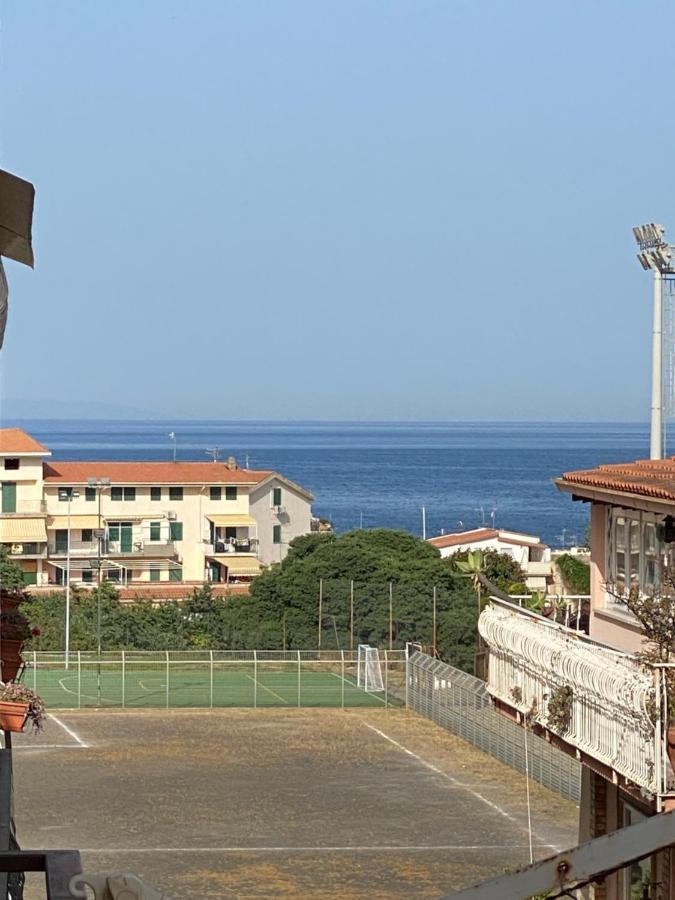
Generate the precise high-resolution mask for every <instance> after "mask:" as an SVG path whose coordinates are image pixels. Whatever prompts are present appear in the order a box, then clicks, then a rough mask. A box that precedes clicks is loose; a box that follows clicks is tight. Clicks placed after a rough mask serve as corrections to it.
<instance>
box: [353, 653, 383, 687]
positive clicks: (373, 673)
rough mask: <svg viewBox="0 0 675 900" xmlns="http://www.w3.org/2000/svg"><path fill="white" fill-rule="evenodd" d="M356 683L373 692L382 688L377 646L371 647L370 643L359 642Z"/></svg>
mask: <svg viewBox="0 0 675 900" xmlns="http://www.w3.org/2000/svg"><path fill="white" fill-rule="evenodd" d="M356 683H357V685H358V686H359V687H361V688H363V689H364V691H368V692H373V693H374V692H376V691H383V690H384V682H383V681H382V667H381V666H380V653H379V651H378V649H377V647H371V646H370V644H359V652H358V657H357V670H356Z"/></svg>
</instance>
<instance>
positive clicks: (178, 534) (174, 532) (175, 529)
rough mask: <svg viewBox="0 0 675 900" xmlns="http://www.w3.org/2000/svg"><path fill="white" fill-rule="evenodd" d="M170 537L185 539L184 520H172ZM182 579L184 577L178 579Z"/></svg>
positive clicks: (175, 539) (172, 538)
mask: <svg viewBox="0 0 675 900" xmlns="http://www.w3.org/2000/svg"><path fill="white" fill-rule="evenodd" d="M169 537H170V538H171V540H172V541H182V540H183V523H182V522H170V523H169ZM178 580H179V581H181V580H182V579H180V578H179V579H178Z"/></svg>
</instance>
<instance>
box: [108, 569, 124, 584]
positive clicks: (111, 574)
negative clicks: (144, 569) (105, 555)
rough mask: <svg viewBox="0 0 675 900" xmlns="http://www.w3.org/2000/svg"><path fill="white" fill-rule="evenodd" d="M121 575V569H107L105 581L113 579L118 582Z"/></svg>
mask: <svg viewBox="0 0 675 900" xmlns="http://www.w3.org/2000/svg"><path fill="white" fill-rule="evenodd" d="M121 575H122V572H121V569H109V570H108V571H107V572H106V574H105V577H106V581H115V582H116V583H118V584H119V582H120V581H121V580H122V578H121Z"/></svg>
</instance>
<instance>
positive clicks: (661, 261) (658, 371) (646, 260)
mask: <svg viewBox="0 0 675 900" xmlns="http://www.w3.org/2000/svg"><path fill="white" fill-rule="evenodd" d="M665 233H666V229H665V228H664V227H663V225H655V224H654V222H650V223H648V224H647V225H638V226H637V227H636V228H633V234H634V235H635V240H636V241H637V244H638V247H639V248H640V252H639V253H638V255H637V258H638V261H639V263H640V265H641V266H642V268H643V269H644V270H645V271H648V270H649V269H652V270H653V272H654V325H653V329H652V416H651V435H650V442H649V457H650V459H661V458H662V457H663V276H664V275H672V274H675V269H674V268H673V267H672V264H671V257H672V248H671V247H670V245H669V244H668V243H667V241H665V240H664V235H665Z"/></svg>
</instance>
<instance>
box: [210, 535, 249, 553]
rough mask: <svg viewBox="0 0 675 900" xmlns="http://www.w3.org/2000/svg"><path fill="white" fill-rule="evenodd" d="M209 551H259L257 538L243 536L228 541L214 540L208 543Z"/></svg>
mask: <svg viewBox="0 0 675 900" xmlns="http://www.w3.org/2000/svg"><path fill="white" fill-rule="evenodd" d="M206 552H207V553H253V554H255V553H257V552H258V540H257V538H241V539H235V540H227V541H220V540H217V541H214V542H213V543H209V544H207V545H206Z"/></svg>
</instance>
